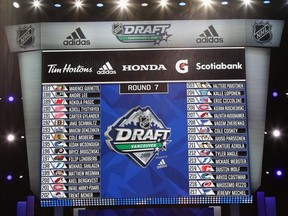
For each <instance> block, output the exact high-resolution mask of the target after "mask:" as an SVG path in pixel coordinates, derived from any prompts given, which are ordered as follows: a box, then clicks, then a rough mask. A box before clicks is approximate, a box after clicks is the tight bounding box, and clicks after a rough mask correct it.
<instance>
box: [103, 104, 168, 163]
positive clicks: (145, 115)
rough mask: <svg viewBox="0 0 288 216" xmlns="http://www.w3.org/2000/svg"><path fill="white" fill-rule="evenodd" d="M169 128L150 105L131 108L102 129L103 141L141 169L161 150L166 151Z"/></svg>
mask: <svg viewBox="0 0 288 216" xmlns="http://www.w3.org/2000/svg"><path fill="white" fill-rule="evenodd" d="M170 134H171V129H170V128H167V127H166V126H165V125H164V123H163V122H162V121H161V120H160V119H159V118H158V117H157V116H156V114H155V113H154V112H153V110H152V109H151V108H150V107H144V108H141V107H139V106H138V107H134V108H133V109H131V110H130V111H128V112H127V113H126V114H125V115H123V116H122V117H120V118H119V119H118V120H117V121H116V122H114V123H113V125H110V126H109V127H108V129H107V131H106V132H105V137H106V144H107V145H108V147H109V148H110V149H111V150H113V151H115V152H116V153H119V154H124V155H127V156H128V157H129V158H130V159H131V160H132V161H134V162H135V163H136V164H138V165H139V166H141V167H143V168H145V167H147V166H148V165H149V163H150V162H151V161H152V160H153V158H154V157H155V156H156V155H158V154H159V153H160V152H161V151H166V149H167V145H168V143H169V142H170V140H168V139H169V137H170Z"/></svg>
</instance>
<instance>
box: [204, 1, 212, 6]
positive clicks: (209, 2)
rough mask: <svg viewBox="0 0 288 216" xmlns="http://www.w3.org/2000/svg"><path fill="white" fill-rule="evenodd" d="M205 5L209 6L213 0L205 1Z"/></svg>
mask: <svg viewBox="0 0 288 216" xmlns="http://www.w3.org/2000/svg"><path fill="white" fill-rule="evenodd" d="M203 4H204V5H206V6H208V5H211V4H212V0H203Z"/></svg>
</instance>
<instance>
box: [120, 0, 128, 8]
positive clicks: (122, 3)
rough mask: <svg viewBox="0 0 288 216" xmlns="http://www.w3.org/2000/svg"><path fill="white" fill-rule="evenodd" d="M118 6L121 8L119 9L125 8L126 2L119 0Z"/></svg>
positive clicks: (125, 0)
mask: <svg viewBox="0 0 288 216" xmlns="http://www.w3.org/2000/svg"><path fill="white" fill-rule="evenodd" d="M118 5H119V7H121V8H126V7H127V5H128V0H120V1H119V2H118Z"/></svg>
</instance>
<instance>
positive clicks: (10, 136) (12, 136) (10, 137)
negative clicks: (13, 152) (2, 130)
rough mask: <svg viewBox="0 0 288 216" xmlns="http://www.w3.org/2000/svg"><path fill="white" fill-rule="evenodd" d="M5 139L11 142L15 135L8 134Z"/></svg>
mask: <svg viewBox="0 0 288 216" xmlns="http://www.w3.org/2000/svg"><path fill="white" fill-rule="evenodd" d="M7 140H8V142H13V141H14V140H15V135H14V134H8V135H7Z"/></svg>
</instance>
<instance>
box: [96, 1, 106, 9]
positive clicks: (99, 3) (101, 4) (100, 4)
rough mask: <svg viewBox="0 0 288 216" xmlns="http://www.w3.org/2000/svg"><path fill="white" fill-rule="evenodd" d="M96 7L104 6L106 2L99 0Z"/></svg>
mask: <svg viewBox="0 0 288 216" xmlns="http://www.w3.org/2000/svg"><path fill="white" fill-rule="evenodd" d="M96 7H98V8H102V7H104V4H103V3H101V2H98V3H97V4H96Z"/></svg>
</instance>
